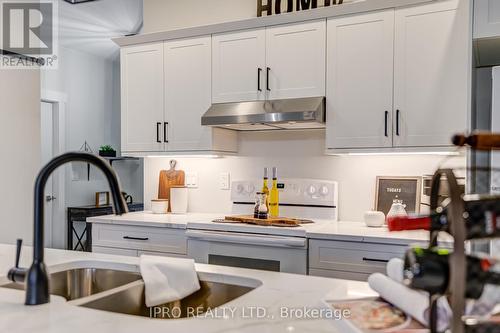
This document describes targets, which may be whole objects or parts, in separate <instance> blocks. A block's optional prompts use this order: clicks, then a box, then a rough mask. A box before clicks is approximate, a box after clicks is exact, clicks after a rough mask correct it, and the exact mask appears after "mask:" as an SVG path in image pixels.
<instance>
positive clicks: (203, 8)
mask: <svg viewBox="0 0 500 333" xmlns="http://www.w3.org/2000/svg"><path fill="white" fill-rule="evenodd" d="M267 1H268V0H262V3H263V4H265V3H267ZM269 1H270V2H271V0H269ZM281 1H282V5H281V8H282V12H284V11H285V10H286V8H287V2H286V1H285V0H281ZM296 1H297V0H294V8H295V4H296ZM347 1H348V0H345V1H344V2H347ZM272 3H273V13H274V4H275V3H276V1H275V0H272ZM323 4H324V1H322V0H318V6H319V7H321V6H323ZM264 15H265V14H264ZM256 16H257V1H256V0H209V1H200V0H182V1H179V0H144V32H155V31H165V30H174V29H180V28H188V27H194V26H200V25H207V24H214V23H222V22H229V21H238V20H243V19H248V18H252V17H256Z"/></svg>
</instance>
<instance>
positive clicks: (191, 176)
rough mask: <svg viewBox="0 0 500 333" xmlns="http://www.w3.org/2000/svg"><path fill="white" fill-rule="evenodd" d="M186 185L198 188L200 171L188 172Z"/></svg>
mask: <svg viewBox="0 0 500 333" xmlns="http://www.w3.org/2000/svg"><path fill="white" fill-rule="evenodd" d="M186 187H189V188H197V187H198V173H197V172H186Z"/></svg>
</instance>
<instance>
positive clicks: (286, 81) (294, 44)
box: [265, 20, 326, 100]
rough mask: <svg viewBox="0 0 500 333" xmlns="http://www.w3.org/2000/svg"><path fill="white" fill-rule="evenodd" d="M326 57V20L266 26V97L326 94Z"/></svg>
mask: <svg viewBox="0 0 500 333" xmlns="http://www.w3.org/2000/svg"><path fill="white" fill-rule="evenodd" d="M325 61H326V21H325V20H321V21H314V22H308V23H301V24H288V25H282V26H276V27H271V28H267V30H266V62H267V68H266V72H267V73H266V74H267V75H268V78H267V80H268V81H269V82H268V83H269V84H267V82H266V87H265V88H266V90H267V95H268V96H267V98H268V99H270V100H273V99H284V98H300V97H313V96H325V81H326V78H325V67H326V64H325Z"/></svg>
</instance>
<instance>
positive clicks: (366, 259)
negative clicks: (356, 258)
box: [363, 258, 389, 263]
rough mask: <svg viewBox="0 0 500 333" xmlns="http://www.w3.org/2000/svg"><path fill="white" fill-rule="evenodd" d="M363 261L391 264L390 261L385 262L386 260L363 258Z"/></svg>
mask: <svg viewBox="0 0 500 333" xmlns="http://www.w3.org/2000/svg"><path fill="white" fill-rule="evenodd" d="M363 261H373V262H385V263H388V262H389V260H385V259H372V258H363Z"/></svg>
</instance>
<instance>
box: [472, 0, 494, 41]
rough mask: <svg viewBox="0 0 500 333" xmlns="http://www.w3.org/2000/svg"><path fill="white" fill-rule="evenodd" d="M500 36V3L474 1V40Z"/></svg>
mask: <svg viewBox="0 0 500 333" xmlns="http://www.w3.org/2000/svg"><path fill="white" fill-rule="evenodd" d="M498 36H500V1H498V0H474V38H488V37H498Z"/></svg>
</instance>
